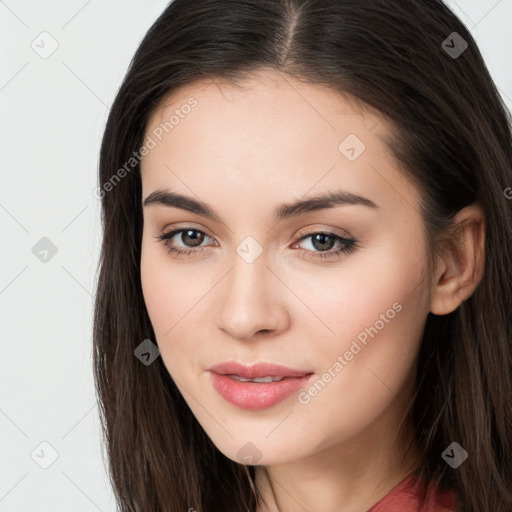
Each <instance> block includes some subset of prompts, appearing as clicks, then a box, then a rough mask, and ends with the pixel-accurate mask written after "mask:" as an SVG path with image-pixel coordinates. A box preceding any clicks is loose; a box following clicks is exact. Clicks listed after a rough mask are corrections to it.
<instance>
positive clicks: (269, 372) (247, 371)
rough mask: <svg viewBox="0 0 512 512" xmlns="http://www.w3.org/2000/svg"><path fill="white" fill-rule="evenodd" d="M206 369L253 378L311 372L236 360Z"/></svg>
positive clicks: (302, 374)
mask: <svg viewBox="0 0 512 512" xmlns="http://www.w3.org/2000/svg"><path fill="white" fill-rule="evenodd" d="M207 370H209V371H211V372H214V373H218V374H220V375H239V376H240V377H243V378H244V379H255V378H258V377H303V376H305V375H309V374H310V373H311V372H307V371H302V370H294V369H292V368H287V367H286V366H281V365H278V364H273V363H257V364H254V365H252V366H246V365H243V364H241V363H238V362H236V361H225V362H224V363H220V364H215V365H213V366H210V367H209V368H208V369H207Z"/></svg>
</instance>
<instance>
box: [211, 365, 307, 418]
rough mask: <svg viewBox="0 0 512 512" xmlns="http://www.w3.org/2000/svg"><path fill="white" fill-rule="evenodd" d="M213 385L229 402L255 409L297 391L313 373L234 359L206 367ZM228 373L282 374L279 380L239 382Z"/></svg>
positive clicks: (253, 374)
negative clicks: (251, 364)
mask: <svg viewBox="0 0 512 512" xmlns="http://www.w3.org/2000/svg"><path fill="white" fill-rule="evenodd" d="M207 371H209V372H210V380H211V382H212V385H213V387H214V389H215V390H216V391H217V392H218V393H219V394H220V395H221V396H222V397H223V398H224V399H225V400H226V401H228V402H229V403H231V404H233V405H235V406H236V407H239V408H241V409H249V410H259V409H266V408H268V407H272V406H274V405H276V404H278V403H279V402H281V401H283V400H284V399H285V398H287V397H289V396H290V395H291V394H293V393H295V392H297V391H299V389H301V388H302V387H303V386H305V385H306V383H307V382H308V381H309V380H310V379H311V378H312V377H313V375H314V374H313V373H312V372H307V371H301V370H294V369H291V368H287V367H285V366H281V365H276V364H271V363H258V364H255V365H253V366H244V365H242V364H240V363H237V362H236V361H228V362H225V363H221V364H218V365H214V366H212V367H210V368H208V370H207ZM230 375H239V376H240V377H244V378H246V379H254V378H257V377H268V376H272V377H283V380H281V381H279V382H240V381H237V380H235V379H233V378H232V377H230Z"/></svg>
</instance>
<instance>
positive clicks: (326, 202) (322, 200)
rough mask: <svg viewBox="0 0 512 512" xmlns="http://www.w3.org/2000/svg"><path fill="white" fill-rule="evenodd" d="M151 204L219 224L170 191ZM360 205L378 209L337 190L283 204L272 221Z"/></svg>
mask: <svg viewBox="0 0 512 512" xmlns="http://www.w3.org/2000/svg"><path fill="white" fill-rule="evenodd" d="M152 204H157V205H162V206H171V207H175V208H181V209H183V210H187V211H189V212H192V213H196V214H197V215H202V216H203V217H207V218H209V219H211V220H214V221H217V222H221V223H222V220H221V218H220V216H219V215H218V214H217V213H216V212H215V211H214V210H213V209H212V208H211V207H210V206H208V205H207V204H206V203H203V202H202V201H199V200H197V199H192V198H191V197H187V196H183V195H181V194H177V193H176V192H171V191H170V190H155V191H154V192H151V194H149V196H148V197H146V199H145V200H144V206H149V205H152ZM346 205H361V206H367V207H369V208H375V209H378V208H379V206H378V205H377V204H376V203H374V202H373V201H372V200H371V199H367V198H366V197H362V196H358V195H357V194H353V193H352V192H346V191H344V190H339V191H337V192H327V193H325V194H321V195H317V196H314V197H310V198H309V199H300V200H298V201H296V202H293V203H288V204H283V205H281V206H279V207H277V208H276V209H275V211H274V220H275V221H276V222H279V221H281V220H284V219H288V218H290V217H294V216H296V215H301V214H304V213H308V212H312V211H315V210H324V209H327V208H334V207H335V206H346Z"/></svg>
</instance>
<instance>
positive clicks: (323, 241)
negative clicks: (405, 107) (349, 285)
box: [155, 227, 358, 259]
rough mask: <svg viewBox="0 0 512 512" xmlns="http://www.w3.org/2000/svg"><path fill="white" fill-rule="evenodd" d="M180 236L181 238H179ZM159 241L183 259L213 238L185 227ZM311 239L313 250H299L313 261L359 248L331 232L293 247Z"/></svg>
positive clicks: (314, 234) (319, 233) (312, 235)
mask: <svg viewBox="0 0 512 512" xmlns="http://www.w3.org/2000/svg"><path fill="white" fill-rule="evenodd" d="M177 235H180V236H177ZM175 237H176V238H177V239H178V240H180V241H181V243H182V244H184V246H183V247H180V246H179V245H178V246H177V245H176V242H175V241H174V242H173V241H172V239H173V238H175ZM155 238H157V239H158V240H160V241H163V242H164V245H165V247H166V248H167V250H168V251H169V253H171V254H173V255H174V256H175V257H183V256H185V257H186V256H190V255H197V254H199V253H202V252H204V251H205V250H206V247H205V246H201V244H202V243H203V242H204V240H205V239H206V238H213V237H211V236H210V235H208V234H207V233H205V232H204V231H201V230H199V229H195V228H193V227H185V228H180V229H174V230H171V231H169V232H167V233H163V234H161V235H159V236H157V237H155ZM308 238H311V246H312V247H313V249H312V250H311V249H303V248H301V249H299V250H300V251H301V252H302V253H303V254H304V255H305V256H306V257H307V258H311V259H317V258H321V259H325V258H329V259H338V258H339V257H340V255H341V254H342V253H349V252H353V251H354V250H355V249H356V248H357V247H358V245H357V241H356V240H355V239H353V238H347V237H344V236H341V235H338V234H337V233H333V232H331V231H313V232H311V233H308V234H305V235H303V236H302V237H301V238H299V240H298V241H297V242H295V243H294V244H293V245H292V246H291V247H292V248H296V247H297V245H298V244H299V243H300V242H302V241H303V240H306V239H308ZM336 243H338V244H340V245H339V246H338V247H337V248H336V249H334V250H332V248H333V246H334V245H336Z"/></svg>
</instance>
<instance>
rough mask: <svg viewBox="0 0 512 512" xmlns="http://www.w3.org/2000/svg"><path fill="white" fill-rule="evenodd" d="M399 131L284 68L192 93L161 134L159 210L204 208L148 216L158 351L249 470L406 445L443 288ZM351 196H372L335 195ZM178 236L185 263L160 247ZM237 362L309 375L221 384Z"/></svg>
mask: <svg viewBox="0 0 512 512" xmlns="http://www.w3.org/2000/svg"><path fill="white" fill-rule="evenodd" d="M165 123H167V125H165ZM385 130H386V125H385V121H384V120H383V119H382V116H381V115H380V114H379V113H378V112H374V111H370V110H365V111H364V112H362V111H360V110H359V109H357V107H356V104H355V103H354V102H349V100H348V99H345V98H343V97H342V96H340V95H338V94H336V93H335V92H333V91H330V90H328V89H325V88H323V87H321V86H318V85H310V84H305V83H301V82H298V81H296V80H294V79H292V78H290V77H288V76H287V77H286V78H285V77H284V76H283V75H280V74H270V73H267V74H259V75H258V76H257V78H254V79H252V80H250V81H246V82H245V83H244V89H239V88H237V87H235V86H233V85H232V84H229V83H227V82H221V81H218V82H216V83H213V82H210V83H207V82H201V83H199V82H196V83H195V84H193V86H188V87H186V88H182V89H180V90H178V91H175V93H174V94H173V96H172V97H170V98H168V100H167V101H166V102H165V106H164V107H163V108H161V109H159V110H157V111H155V112H154V113H153V115H152V117H151V119H150V121H149V123H148V126H147V127H146V137H151V140H152V142H150V141H149V139H147V138H145V142H147V147H148V153H147V154H146V156H145V157H144V159H143V162H142V167H141V175H142V188H143V192H142V198H141V199H142V200H143V201H144V200H146V198H148V196H150V195H151V194H153V193H154V192H155V191H157V190H158V191H166V192H172V193H173V194H175V195H180V196H184V197H185V198H187V202H185V200H182V201H180V200H178V199H176V198H177V196H174V197H171V196H168V197H167V201H165V200H164V199H165V196H162V195H161V196H160V199H162V198H164V199H162V200H161V201H158V200H154V201H148V204H146V205H145V206H144V232H143V239H142V259H141V280H142V287H143V292H144V299H145V302H146V305H147V310H148V312H149V316H150V319H151V322H152V325H153V328H154V331H155V335H156V340H154V341H155V342H156V343H157V345H158V347H159V349H160V355H161V357H162V359H163V362H164V364H165V366H166V368H167V370H168V371H169V373H170V375H171V377H172V378H173V380H174V381H175V382H176V385H177V386H178V388H179V390H180V391H181V393H182V394H183V397H184V399H185V400H186V402H187V404H188V405H189V407H190V409H191V410H192V412H193V414H194V415H195V417H196V418H197V420H198V421H199V423H200V424H201V425H202V427H203V428H204V430H205V432H206V433H207V434H208V436H209V437H210V438H211V439H212V441H213V442H214V444H215V445H216V446H217V447H218V449H219V450H220V451H221V452H223V453H224V454H225V455H226V456H227V457H229V458H231V459H232V460H235V461H236V462H246V463H252V464H256V463H257V464H258V465H269V464H281V463H286V462H290V461H294V460H298V459H304V458H306V457H310V456H312V455H315V454H317V453H320V452H322V451H324V452H325V450H329V451H330V453H334V451H333V450H334V448H340V449H343V450H345V453H348V450H349V447H350V449H351V450H353V449H355V448H356V447H357V446H359V447H361V448H362V449H368V448H369V447H371V446H372V443H375V442H378V441H379V440H380V438H381V437H382V436H386V435H387V436H388V437H389V436H392V435H394V434H396V429H397V425H398V424H399V422H400V420H401V415H402V414H403V411H404V406H405V403H406V401H405V400H404V398H406V397H408V396H409V394H410V393H411V392H412V387H413V382H414V371H415V369H414V363H415V359H416V356H417V351H418V348H419V343H420V339H421V334H422V331H423V327H424V324H425V320H426V317H427V314H428V312H429V308H430V298H431V291H430V287H429V282H428V280H425V278H424V275H423V272H424V269H425V267H424V262H425V245H424V239H423V226H422V221H421V216H420V212H419V206H418V205H419V196H418V192H417V190H416V189H415V188H414V187H413V186H412V185H411V184H410V183H409V182H408V181H406V179H405V178H404V177H403V176H402V174H401V173H400V172H399V171H398V168H397V164H396V162H395V161H394V160H393V158H392V156H391V155H390V153H389V152H388V150H387V148H386V145H385V143H384V142H383V139H382V138H381V137H382V136H383V135H384V134H385V133H386V132H385ZM342 193H344V194H347V195H348V196H347V197H348V198H349V199H350V198H352V199H353V198H354V197H355V196H361V198H363V199H360V200H359V202H357V201H347V202H343V201H341V200H340V201H337V200H332V201H329V200H328V199H326V198H325V195H326V194H333V196H334V195H335V194H340V196H339V197H341V194H342ZM320 196H322V197H323V199H318V201H316V202H313V203H307V204H309V206H308V207H304V208H293V207H292V205H293V204H295V203H296V202H304V201H306V202H308V201H311V200H313V199H314V198H317V197H320ZM153 198H155V195H153ZM156 199H158V198H156ZM196 202H199V203H201V204H202V205H207V209H204V210H203V211H199V210H197V209H196V208H192V205H194V204H196ZM310 206H315V207H314V208H312V207H310ZM192 210H195V211H192ZM207 211H209V212H210V213H211V215H207V214H206V212H207ZM212 212H213V213H212ZM178 229H181V230H183V231H181V232H178V233H177V234H174V236H172V237H170V238H169V239H168V240H167V244H168V247H172V248H174V249H175V250H176V251H183V252H180V253H176V252H171V253H170V252H169V250H168V248H167V247H166V245H165V241H164V240H160V239H158V238H157V237H159V236H161V235H163V234H165V233H170V232H171V231H173V230H178ZM322 233H323V234H322ZM337 237H342V238H337ZM347 239H348V240H349V241H346V240H347ZM339 249H347V250H345V251H339ZM322 256H323V257H322ZM233 361H234V362H238V363H240V364H242V365H247V366H252V365H254V364H256V363H273V364H278V365H282V366H284V367H287V368H289V369H293V370H297V372H298V373H299V374H303V375H305V377H303V378H300V377H295V378H293V377H291V376H290V375H289V373H290V372H283V373H279V372H278V371H277V370H275V369H274V370H272V369H265V368H263V369H262V371H261V373H262V374H264V375H267V376H279V375H280V376H283V375H287V374H288V377H286V378H285V379H283V380H282V381H281V382H280V383H261V382H260V383H258V382H239V381H237V380H236V378H233V377H227V376H224V377H221V376H219V375H218V374H216V373H214V372H211V371H209V368H211V367H212V366H214V365H218V364H220V363H223V362H233ZM235 370H236V369H235ZM219 371H220V370H219ZM224 372H225V373H228V374H230V373H231V374H234V373H236V371H233V369H231V370H230V369H229V368H228V369H225V370H224ZM240 373H241V372H240ZM260 375H261V374H260ZM213 377H215V378H213ZM337 453H338V454H339V451H338V452H337Z"/></svg>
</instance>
